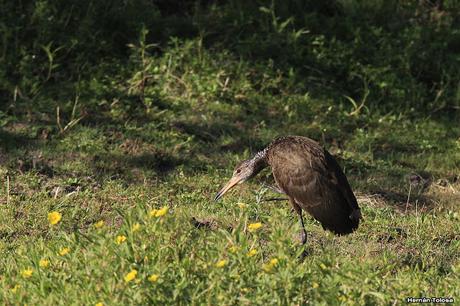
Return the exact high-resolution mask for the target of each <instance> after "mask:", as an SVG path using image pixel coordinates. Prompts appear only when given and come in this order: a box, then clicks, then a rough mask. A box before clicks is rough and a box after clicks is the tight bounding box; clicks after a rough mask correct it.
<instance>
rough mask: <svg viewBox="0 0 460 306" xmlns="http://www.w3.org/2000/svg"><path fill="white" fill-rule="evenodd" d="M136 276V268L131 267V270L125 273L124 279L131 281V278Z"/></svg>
mask: <svg viewBox="0 0 460 306" xmlns="http://www.w3.org/2000/svg"><path fill="white" fill-rule="evenodd" d="M136 276H137V270H135V269H133V270H131V271H130V272H129V273H128V274H126V275H125V277H124V279H125V282H127V283H128V282H130V281H132V280H133V279H135V278H136Z"/></svg>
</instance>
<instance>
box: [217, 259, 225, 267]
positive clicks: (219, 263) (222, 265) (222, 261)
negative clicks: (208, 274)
mask: <svg viewBox="0 0 460 306" xmlns="http://www.w3.org/2000/svg"><path fill="white" fill-rule="evenodd" d="M226 265H227V261H226V260H225V259H222V260H219V261H218V262H217V263H216V264H215V266H216V268H223V267H225V266H226Z"/></svg>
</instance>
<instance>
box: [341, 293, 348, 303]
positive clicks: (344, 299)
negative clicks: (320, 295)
mask: <svg viewBox="0 0 460 306" xmlns="http://www.w3.org/2000/svg"><path fill="white" fill-rule="evenodd" d="M346 300H347V297H346V296H345V295H340V296H339V301H341V302H345V301H346Z"/></svg>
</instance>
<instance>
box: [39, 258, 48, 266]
mask: <svg viewBox="0 0 460 306" xmlns="http://www.w3.org/2000/svg"><path fill="white" fill-rule="evenodd" d="M38 265H39V266H40V268H48V266H49V265H50V261H49V260H48V259H46V258H42V259H40V261H39V262H38Z"/></svg>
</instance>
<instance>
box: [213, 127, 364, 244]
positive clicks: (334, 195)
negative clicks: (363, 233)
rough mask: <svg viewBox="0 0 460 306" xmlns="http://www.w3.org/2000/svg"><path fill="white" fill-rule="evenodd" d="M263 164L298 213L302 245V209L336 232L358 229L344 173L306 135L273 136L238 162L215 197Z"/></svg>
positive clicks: (356, 208)
mask: <svg viewBox="0 0 460 306" xmlns="http://www.w3.org/2000/svg"><path fill="white" fill-rule="evenodd" d="M267 166H270V168H271V169H272V173H273V177H274V179H275V182H276V184H277V187H276V188H277V189H279V191H280V192H282V193H284V194H286V195H287V196H288V197H289V201H290V202H291V204H292V206H293V207H294V210H295V211H296V212H297V214H298V215H299V221H300V225H301V227H302V232H301V237H302V244H305V242H306V240H307V232H306V230H305V226H304V221H303V217H302V210H305V211H307V212H308V213H309V214H310V215H311V216H313V218H315V219H316V220H318V221H319V222H320V223H321V225H322V226H323V228H324V229H327V230H330V231H332V232H333V233H335V234H338V235H344V234H349V233H352V232H353V231H354V230H356V229H357V228H358V225H359V220H360V219H361V210H360V208H359V206H358V202H357V201H356V197H355V195H354V194H353V191H352V190H351V187H350V184H349V183H348V180H347V178H346V176H345V174H344V173H343V171H342V169H341V168H340V166H339V164H338V163H337V161H336V160H335V158H334V157H333V156H332V155H331V154H330V153H329V152H328V151H327V150H326V149H324V148H323V147H321V146H320V145H319V144H318V143H317V142H315V141H314V140H312V139H310V138H307V137H301V136H286V137H280V138H277V139H275V140H274V141H273V142H272V143H270V144H269V145H268V146H267V147H266V148H265V149H263V150H262V151H260V152H258V153H257V154H255V155H254V156H253V157H252V158H250V159H248V160H245V161H242V162H240V163H239V164H238V165H237V166H236V167H235V170H234V172H233V176H232V178H231V179H230V180H229V181H228V183H227V184H226V185H225V186H224V187H223V188H222V189H221V190H220V191H219V192H218V193H217V195H216V197H215V200H218V199H220V198H221V197H222V196H223V195H224V193H226V192H227V191H228V190H229V189H230V188H232V187H233V186H235V185H237V184H240V183H243V182H245V181H247V180H248V179H250V178H252V177H254V176H256V175H257V174H258V173H259V172H260V171H261V170H262V169H264V168H265V167H267Z"/></svg>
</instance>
